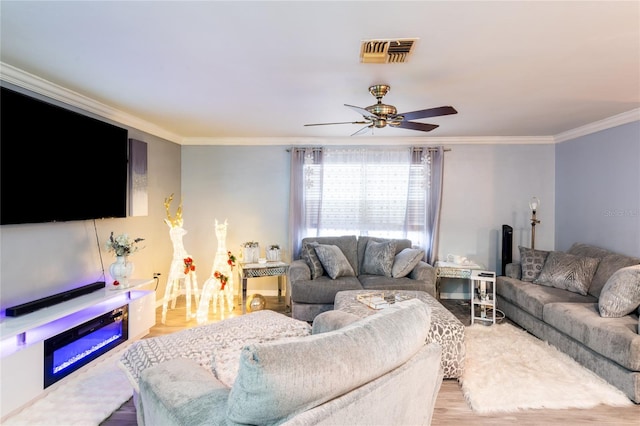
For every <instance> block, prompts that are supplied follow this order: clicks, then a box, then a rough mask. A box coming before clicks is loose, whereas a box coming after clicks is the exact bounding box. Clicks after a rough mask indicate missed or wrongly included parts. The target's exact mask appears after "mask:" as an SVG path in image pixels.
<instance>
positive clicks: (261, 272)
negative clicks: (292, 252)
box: [238, 262, 289, 314]
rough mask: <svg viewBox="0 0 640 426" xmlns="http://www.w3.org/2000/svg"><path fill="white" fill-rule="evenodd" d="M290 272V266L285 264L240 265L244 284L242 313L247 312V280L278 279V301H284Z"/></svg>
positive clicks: (239, 269) (241, 278)
mask: <svg viewBox="0 0 640 426" xmlns="http://www.w3.org/2000/svg"><path fill="white" fill-rule="evenodd" d="M288 271H289V264H288V263H285V262H267V263H240V267H239V268H238V272H239V273H240V280H241V282H242V313H243V314H244V313H246V311H247V306H246V303H247V279H249V278H261V277H276V276H277V277H278V301H281V300H282V285H283V280H284V279H285V278H286V276H287V272H288Z"/></svg>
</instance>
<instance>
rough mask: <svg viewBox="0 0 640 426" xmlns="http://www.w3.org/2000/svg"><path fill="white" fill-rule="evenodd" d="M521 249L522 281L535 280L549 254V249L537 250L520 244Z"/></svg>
mask: <svg viewBox="0 0 640 426" xmlns="http://www.w3.org/2000/svg"><path fill="white" fill-rule="evenodd" d="M518 249H519V250H520V265H521V268H522V278H521V280H522V281H533V280H535V279H536V278H538V275H540V271H542V267H543V266H544V261H545V260H547V256H548V255H549V252H548V251H544V250H535V249H531V248H527V247H522V246H518Z"/></svg>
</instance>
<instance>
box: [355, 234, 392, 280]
mask: <svg viewBox="0 0 640 426" xmlns="http://www.w3.org/2000/svg"><path fill="white" fill-rule="evenodd" d="M396 246H397V243H396V242H395V241H393V240H391V241H383V242H376V241H373V240H369V241H368V242H367V248H366V249H365V251H364V259H363V261H362V273H363V274H369V275H384V276H385V277H391V268H392V267H393V260H394V258H395V256H396Z"/></svg>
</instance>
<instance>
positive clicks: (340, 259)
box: [316, 244, 356, 280]
mask: <svg viewBox="0 0 640 426" xmlns="http://www.w3.org/2000/svg"><path fill="white" fill-rule="evenodd" d="M316 254H317V255H318V258H319V259H320V262H321V263H322V266H323V267H324V270H325V271H326V272H327V275H329V276H330V277H331V279H333V280H335V279H336V278H338V277H355V276H356V274H355V272H353V268H352V267H351V264H350V263H349V261H348V260H347V258H346V257H345V255H344V253H342V250H340V247H338V246H334V245H326V244H318V245H317V246H316Z"/></svg>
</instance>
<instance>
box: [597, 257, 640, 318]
mask: <svg viewBox="0 0 640 426" xmlns="http://www.w3.org/2000/svg"><path fill="white" fill-rule="evenodd" d="M639 306H640V265H635V266H629V267H626V268H622V269H619V270H618V271H616V272H615V273H614V274H613V275H611V277H610V278H609V279H608V280H607V283H606V284H605V285H604V287H603V288H602V292H601V293H600V299H598V310H599V311H600V316H601V317H605V318H622V317H624V316H625V315H628V314H630V313H631V312H633V311H634V310H635V309H637V308H638V307H639Z"/></svg>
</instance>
